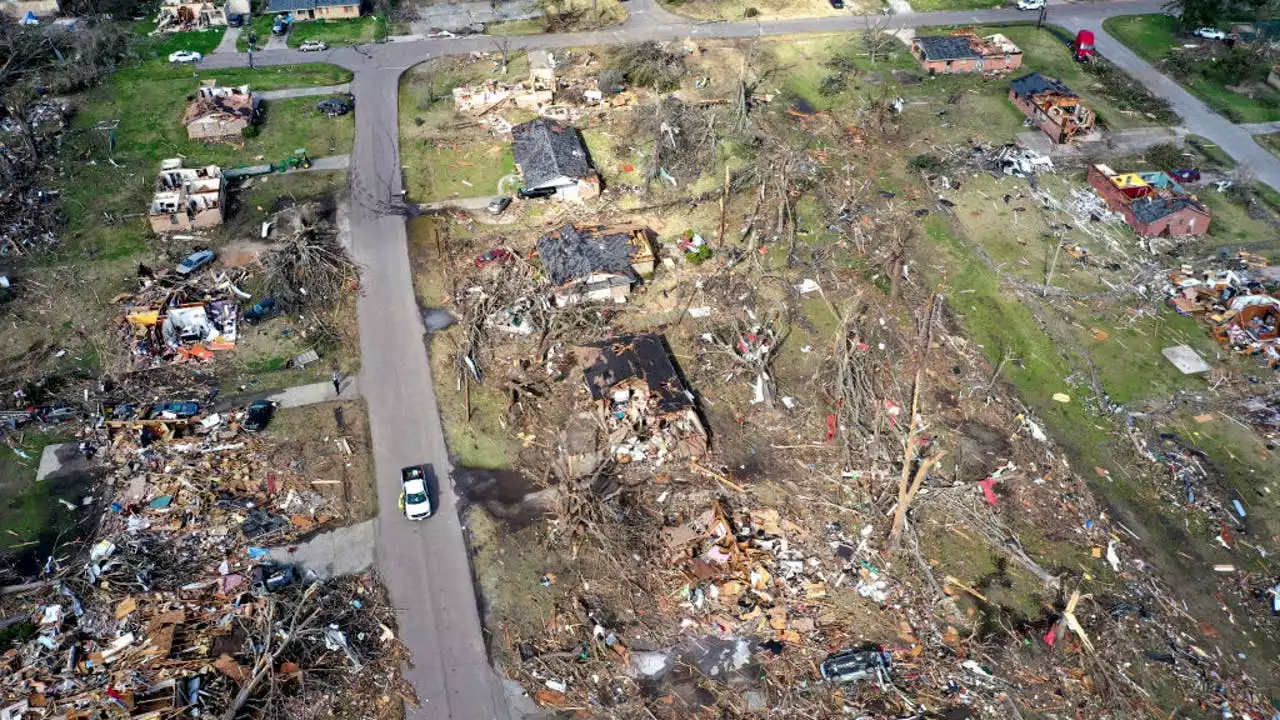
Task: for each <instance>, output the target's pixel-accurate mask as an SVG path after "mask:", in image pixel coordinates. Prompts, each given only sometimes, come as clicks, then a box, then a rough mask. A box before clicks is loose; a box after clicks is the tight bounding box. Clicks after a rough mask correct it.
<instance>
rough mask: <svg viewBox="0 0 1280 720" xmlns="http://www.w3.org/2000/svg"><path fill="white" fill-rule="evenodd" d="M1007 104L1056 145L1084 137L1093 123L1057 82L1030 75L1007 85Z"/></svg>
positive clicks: (1090, 115)
mask: <svg viewBox="0 0 1280 720" xmlns="http://www.w3.org/2000/svg"><path fill="white" fill-rule="evenodd" d="M1009 102H1011V103H1013V104H1014V106H1015V107H1017V108H1018V109H1019V110H1021V111H1022V113H1023V114H1024V115H1026V116H1027V119H1028V120H1029V121H1030V122H1031V124H1032V125H1034V126H1035V127H1037V128H1040V130H1041V131H1042V132H1043V133H1044V134H1045V135H1048V136H1049V139H1050V140H1052V141H1053V142H1054V143H1055V144H1062V143H1068V142H1071V141H1072V140H1076V139H1079V138H1081V137H1083V136H1085V135H1087V134H1088V133H1089V132H1090V131H1091V130H1092V129H1093V124H1094V121H1095V119H1096V118H1095V117H1094V114H1093V110H1090V109H1089V108H1088V107H1087V106H1086V105H1084V104H1083V103H1082V102H1080V96H1078V95H1076V94H1075V93H1073V92H1071V88H1069V87H1067V86H1066V85H1065V84H1063V83H1062V81H1060V80H1055V79H1054V78H1051V77H1048V76H1045V75H1041V74H1040V73H1031V74H1030V75H1023V76H1022V77H1020V78H1018V79H1016V80H1014V81H1012V82H1011V83H1009Z"/></svg>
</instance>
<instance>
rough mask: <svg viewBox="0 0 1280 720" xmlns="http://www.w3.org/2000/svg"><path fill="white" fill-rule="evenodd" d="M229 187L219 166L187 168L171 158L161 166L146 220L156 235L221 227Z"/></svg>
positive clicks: (179, 161) (180, 161) (178, 160)
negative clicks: (227, 187)
mask: <svg viewBox="0 0 1280 720" xmlns="http://www.w3.org/2000/svg"><path fill="white" fill-rule="evenodd" d="M225 203H226V185H225V183H224V182H223V179H222V169H221V168H219V167H218V166H217V165H207V166H205V167H200V168H184V167H182V160H181V159H178V158H170V159H169V160H165V161H164V162H163V163H162V164H161V166H160V174H159V175H158V176H157V177H156V192H155V195H154V196H153V197H152V199H151V208H150V210H149V211H148V213H147V219H148V220H149V221H150V222H151V229H152V230H154V231H155V232H157V233H171V232H185V231H188V230H191V229H192V228H207V227H215V226H217V225H221V224H222V220H223V214H222V209H223V207H224V206H225Z"/></svg>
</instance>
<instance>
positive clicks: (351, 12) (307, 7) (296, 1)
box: [267, 0, 360, 20]
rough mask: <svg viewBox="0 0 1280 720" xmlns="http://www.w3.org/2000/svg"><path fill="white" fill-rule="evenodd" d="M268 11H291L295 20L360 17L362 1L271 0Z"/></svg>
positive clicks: (277, 13) (278, 12)
mask: <svg viewBox="0 0 1280 720" xmlns="http://www.w3.org/2000/svg"><path fill="white" fill-rule="evenodd" d="M267 13H268V14H269V15H280V14H282V13H289V14H290V15H291V16H293V19H294V20H350V19H353V18H358V17H360V3H359V2H351V1H350V0H270V2H268V3H267Z"/></svg>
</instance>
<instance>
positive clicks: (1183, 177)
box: [1169, 168, 1200, 183]
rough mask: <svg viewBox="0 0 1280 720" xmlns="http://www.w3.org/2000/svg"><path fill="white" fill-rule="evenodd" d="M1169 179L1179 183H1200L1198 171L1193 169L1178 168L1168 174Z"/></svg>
mask: <svg viewBox="0 0 1280 720" xmlns="http://www.w3.org/2000/svg"><path fill="white" fill-rule="evenodd" d="M1169 177H1171V178H1173V179H1174V180H1177V181H1178V182H1180V183H1198V182H1200V171H1199V170H1197V169H1195V168H1178V169H1177V170H1172V171H1170V172H1169Z"/></svg>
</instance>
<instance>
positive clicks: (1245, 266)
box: [1162, 252, 1280, 368]
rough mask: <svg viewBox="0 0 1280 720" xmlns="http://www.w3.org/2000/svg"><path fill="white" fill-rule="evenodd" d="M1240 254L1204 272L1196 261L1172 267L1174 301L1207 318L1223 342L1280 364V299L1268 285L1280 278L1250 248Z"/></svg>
mask: <svg viewBox="0 0 1280 720" xmlns="http://www.w3.org/2000/svg"><path fill="white" fill-rule="evenodd" d="M1237 260H1238V262H1233V263H1232V264H1231V265H1229V266H1228V267H1224V268H1218V269H1214V270H1209V271H1204V272H1196V271H1195V269H1194V268H1193V267H1192V266H1190V265H1183V266H1181V267H1179V268H1177V269H1175V270H1172V271H1170V272H1168V273H1167V274H1166V275H1165V276H1164V277H1163V278H1162V281H1163V283H1164V288H1165V295H1166V297H1167V298H1168V303H1169V305H1170V306H1171V307H1173V309H1175V310H1177V311H1178V312H1179V313H1181V314H1183V315H1189V316H1192V317H1199V318H1202V319H1203V320H1204V322H1205V323H1206V324H1207V325H1208V330H1209V335H1210V336H1211V337H1213V339H1215V340H1217V341H1218V342H1220V343H1223V344H1225V345H1230V346H1231V347H1233V348H1234V349H1235V350H1236V352H1239V353H1242V354H1245V355H1258V356H1260V357H1261V359H1262V361H1263V362H1264V363H1266V365H1267V366H1268V367H1272V368H1274V367H1280V299H1277V298H1276V297H1275V296H1274V295H1272V294H1271V293H1270V292H1268V291H1267V290H1266V287H1268V286H1271V287H1274V286H1275V284H1276V275H1275V274H1274V273H1273V272H1271V271H1273V270H1274V268H1272V267H1270V266H1267V265H1265V260H1263V259H1262V258H1260V257H1259V256H1256V255H1253V254H1251V253H1247V252H1242V253H1240V254H1239V255H1238V256H1237Z"/></svg>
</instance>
